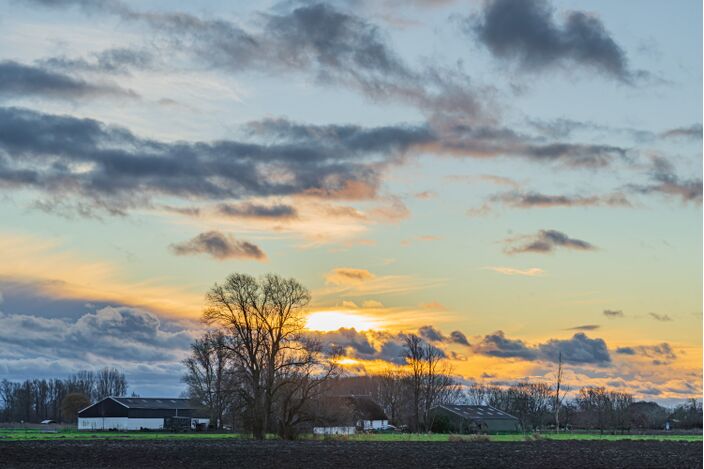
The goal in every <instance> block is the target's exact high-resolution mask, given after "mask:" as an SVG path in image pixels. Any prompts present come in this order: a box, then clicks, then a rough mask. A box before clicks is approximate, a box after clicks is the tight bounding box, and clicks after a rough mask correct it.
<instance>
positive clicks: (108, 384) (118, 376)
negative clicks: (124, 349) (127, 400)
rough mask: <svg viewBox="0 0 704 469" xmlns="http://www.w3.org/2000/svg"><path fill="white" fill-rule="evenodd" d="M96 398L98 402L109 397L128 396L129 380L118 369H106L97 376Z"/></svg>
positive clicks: (99, 371)
mask: <svg viewBox="0 0 704 469" xmlns="http://www.w3.org/2000/svg"><path fill="white" fill-rule="evenodd" d="M93 394H94V397H95V400H96V401H99V400H101V399H104V398H106V397H109V396H124V395H125V394H127V379H126V378H125V374H124V373H122V372H120V370H118V369H117V368H109V367H105V368H103V369H101V370H98V372H97V373H96V375H95V389H94V393H93Z"/></svg>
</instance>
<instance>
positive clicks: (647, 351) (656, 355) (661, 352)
mask: <svg viewBox="0 0 704 469" xmlns="http://www.w3.org/2000/svg"><path fill="white" fill-rule="evenodd" d="M616 353H618V354H621V355H634V356H635V355H638V356H643V357H647V358H653V359H657V360H660V361H662V360H668V361H671V360H675V359H676V358H677V354H676V353H675V351H674V350H673V349H672V346H671V345H670V344H669V343H667V342H663V343H660V344H657V345H638V346H633V347H618V348H617V349H616ZM663 363H664V362H663Z"/></svg>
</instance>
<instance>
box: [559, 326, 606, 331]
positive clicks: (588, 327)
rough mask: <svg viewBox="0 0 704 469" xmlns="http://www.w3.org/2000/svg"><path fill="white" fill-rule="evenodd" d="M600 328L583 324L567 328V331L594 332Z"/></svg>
mask: <svg viewBox="0 0 704 469" xmlns="http://www.w3.org/2000/svg"><path fill="white" fill-rule="evenodd" d="M600 327H601V326H600V325H598V324H584V325H583V326H575V327H570V328H567V329H566V330H568V331H595V330H597V329H599V328H600Z"/></svg>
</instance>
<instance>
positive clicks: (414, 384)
mask: <svg viewBox="0 0 704 469" xmlns="http://www.w3.org/2000/svg"><path fill="white" fill-rule="evenodd" d="M404 339H405V342H406V343H405V346H406V356H405V357H406V363H407V364H408V366H409V367H410V374H409V376H408V383H409V387H410V390H411V399H412V401H411V402H412V405H413V421H412V426H411V429H412V430H413V431H414V432H417V431H418V430H419V429H420V408H421V399H422V391H423V374H424V373H423V368H424V362H423V361H424V359H425V347H424V346H423V339H421V338H420V337H418V336H417V335H415V334H408V335H407V336H405V338H404Z"/></svg>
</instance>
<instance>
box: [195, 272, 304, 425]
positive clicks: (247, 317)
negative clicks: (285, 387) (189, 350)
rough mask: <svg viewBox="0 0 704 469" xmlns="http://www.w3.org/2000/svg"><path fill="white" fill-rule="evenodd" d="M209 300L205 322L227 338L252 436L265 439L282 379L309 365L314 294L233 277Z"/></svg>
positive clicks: (289, 283)
mask: <svg viewBox="0 0 704 469" xmlns="http://www.w3.org/2000/svg"><path fill="white" fill-rule="evenodd" d="M206 300H207V307H206V309H205V311H204V313H203V319H204V321H205V322H206V323H208V324H211V325H217V326H220V327H221V328H223V332H225V333H226V335H227V341H226V347H227V348H228V350H229V351H230V352H231V353H232V359H233V360H234V363H235V368H236V373H237V375H238V376H239V378H240V379H241V382H242V386H241V387H240V388H239V391H240V392H241V394H242V398H243V400H244V402H245V403H246V404H247V409H248V412H249V420H250V422H251V428H252V433H253V435H254V437H255V438H258V439H263V438H264V437H265V435H266V431H267V429H268V428H269V423H270V421H269V419H270V416H271V411H272V405H273V403H274V399H275V397H276V396H275V394H276V392H277V391H278V389H279V387H277V379H278V378H279V377H280V376H282V375H286V374H288V373H290V372H291V370H295V369H296V368H297V367H301V366H305V365H306V362H305V361H301V354H300V353H301V352H302V351H303V350H304V348H305V347H304V345H302V343H301V340H300V339H301V337H302V332H303V328H304V324H305V322H304V316H303V313H304V310H303V308H304V307H305V306H306V305H307V304H308V302H309V301H310V294H309V293H308V290H306V288H305V287H303V286H302V285H301V284H299V283H298V282H297V281H296V280H294V279H284V278H281V277H279V276H277V275H272V274H269V275H266V276H265V277H264V278H262V279H261V281H257V280H256V279H255V278H254V277H252V276H250V275H245V274H233V275H230V276H229V277H228V278H227V279H226V280H225V282H224V283H223V284H222V285H218V284H216V285H215V286H214V287H213V288H212V289H211V290H210V291H209V292H208V294H207V297H206Z"/></svg>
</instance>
